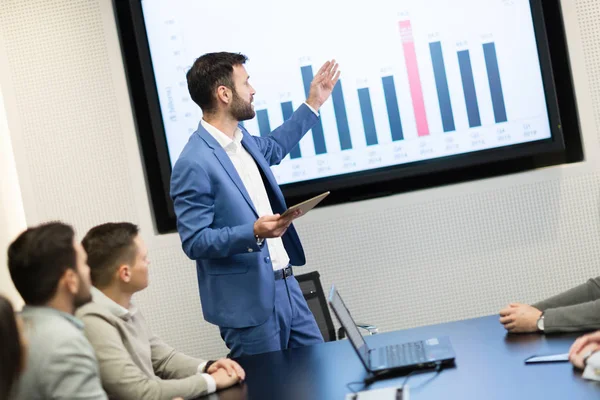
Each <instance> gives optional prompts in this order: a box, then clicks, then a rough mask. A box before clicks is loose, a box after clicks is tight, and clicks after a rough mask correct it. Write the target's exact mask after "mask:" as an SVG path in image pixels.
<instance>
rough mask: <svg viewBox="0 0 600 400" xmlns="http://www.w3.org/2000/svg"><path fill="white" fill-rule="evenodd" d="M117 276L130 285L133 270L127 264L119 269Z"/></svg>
mask: <svg viewBox="0 0 600 400" xmlns="http://www.w3.org/2000/svg"><path fill="white" fill-rule="evenodd" d="M117 276H118V277H119V280H120V281H122V282H125V283H129V282H130V281H131V268H130V267H129V265H127V264H122V265H121V266H120V267H119V268H118V269H117Z"/></svg>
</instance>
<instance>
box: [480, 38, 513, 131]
mask: <svg viewBox="0 0 600 400" xmlns="http://www.w3.org/2000/svg"><path fill="white" fill-rule="evenodd" d="M483 54H484V56H485V65H486V67H487V73H488V80H489V82H490V92H491V93H492V105H493V106H494V117H495V118H496V123H500V122H506V121H508V118H507V116H506V105H505V104H504V93H503V92H502V80H501V79H500V68H499V67H498V56H497V55H496V44H495V43H494V42H492V43H484V44H483Z"/></svg>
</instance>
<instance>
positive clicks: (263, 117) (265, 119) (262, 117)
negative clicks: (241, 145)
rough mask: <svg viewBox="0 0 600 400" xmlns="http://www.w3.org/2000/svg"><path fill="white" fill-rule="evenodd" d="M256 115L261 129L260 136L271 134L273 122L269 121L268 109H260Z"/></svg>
mask: <svg viewBox="0 0 600 400" xmlns="http://www.w3.org/2000/svg"><path fill="white" fill-rule="evenodd" d="M256 116H257V117H258V130H259V131H260V136H261V137H267V136H269V133H271V124H270V123H269V112H268V111H267V110H258V111H257V112H256Z"/></svg>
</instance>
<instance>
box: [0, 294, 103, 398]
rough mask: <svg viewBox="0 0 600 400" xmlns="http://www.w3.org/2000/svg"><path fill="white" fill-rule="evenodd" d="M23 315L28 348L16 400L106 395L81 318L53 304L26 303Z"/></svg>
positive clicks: (101, 396) (99, 396)
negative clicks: (38, 305) (60, 309)
mask: <svg viewBox="0 0 600 400" xmlns="http://www.w3.org/2000/svg"><path fill="white" fill-rule="evenodd" d="M21 316H22V317H23V321H24V323H25V333H26V336H27V339H28V340H29V348H28V351H27V366H26V369H25V371H24V373H23V375H22V376H21V378H20V379H19V382H18V384H17V386H16V392H15V396H14V398H15V399H26V400H37V399H40V400H42V399H65V400H67V399H68V400H83V399H85V400H105V399H106V398H107V397H106V394H105V393H104V391H103V390H102V384H101V383H100V373H99V371H98V363H97V361H96V356H95V355H94V349H93V348H92V346H90V343H89V342H88V341H87V339H86V338H85V336H84V334H83V331H82V330H83V324H82V323H81V321H79V320H78V319H76V318H75V317H73V316H72V315H70V314H66V313H64V312H61V311H58V310H56V309H54V308H51V307H31V306H25V308H24V309H23V311H22V312H21ZM0 362H2V360H0Z"/></svg>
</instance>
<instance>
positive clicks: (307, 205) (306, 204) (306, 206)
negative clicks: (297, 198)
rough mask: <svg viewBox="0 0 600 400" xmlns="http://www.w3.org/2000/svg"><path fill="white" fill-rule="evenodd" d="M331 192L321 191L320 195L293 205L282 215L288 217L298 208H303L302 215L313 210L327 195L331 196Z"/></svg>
mask: <svg viewBox="0 0 600 400" xmlns="http://www.w3.org/2000/svg"><path fill="white" fill-rule="evenodd" d="M329 193H330V192H325V193H321V194H320V195H318V196H315V197H313V198H312V199H308V200H305V201H303V202H302V203H298V204H296V205H293V206H291V207H290V208H288V209H287V210H285V212H284V213H283V214H281V216H282V217H287V216H288V215H289V214H290V213H293V212H294V211H296V210H302V215H304V214H306V213H307V212H309V211H310V210H312V209H313V208H314V207H315V206H316V205H317V204H319V203H320V202H321V201H322V200H323V199H324V198H325V197H327V196H329Z"/></svg>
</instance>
